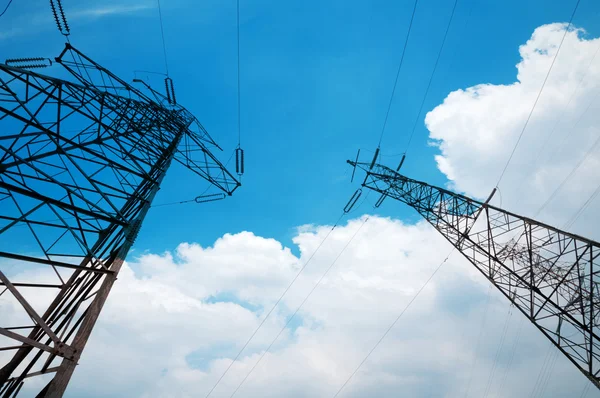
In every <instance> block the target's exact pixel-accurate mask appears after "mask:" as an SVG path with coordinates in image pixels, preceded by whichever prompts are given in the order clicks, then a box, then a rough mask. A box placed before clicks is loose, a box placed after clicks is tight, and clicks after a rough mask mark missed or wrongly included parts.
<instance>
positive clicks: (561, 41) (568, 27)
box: [496, 0, 581, 186]
mask: <svg viewBox="0 0 600 398" xmlns="http://www.w3.org/2000/svg"><path fill="white" fill-rule="evenodd" d="M580 1H581V0H577V3H576V4H575V8H574V9H573V13H572V14H571V18H570V19H569V24H568V25H567V28H566V29H565V33H564V34H563V37H562V39H561V40H560V44H559V45H558V49H557V50H556V54H554V58H553V59H552V63H551V64H550V68H549V69H548V73H546V77H545V78H544V82H543V83H542V87H541V88H540V91H539V92H538V95H537V97H536V98H535V102H534V103H533V107H532V108H531V111H530V112H529V115H528V116H527V120H525V124H524V125H523V129H522V130H521V133H520V134H519V138H518V139H517V142H516V143H515V146H514V147H513V149H512V152H511V153H510V156H509V157H508V161H507V162H506V165H505V166H504V169H503V170H502V173H501V174H500V178H499V179H498V182H497V183H496V186H498V185H500V181H502V178H503V177H504V173H506V169H508V165H509V164H510V161H511V160H512V158H513V156H514V154H515V151H516V150H517V147H518V146H519V142H521V138H523V134H524V133H525V129H527V125H528V124H529V120H531V115H533V112H534V111H535V107H536V106H537V103H538V101H539V99H540V97H541V95H542V91H544V87H545V86H546V82H547V81H548V77H549V76H550V72H552V68H553V67H554V62H555V61H556V58H557V57H558V53H559V52H560V49H561V47H562V45H563V43H564V41H565V37H567V33H568V32H569V29H570V28H571V24H572V21H573V17H575V12H576V11H577V8H578V7H579V2H580Z"/></svg>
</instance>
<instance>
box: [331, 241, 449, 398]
mask: <svg viewBox="0 0 600 398" xmlns="http://www.w3.org/2000/svg"><path fill="white" fill-rule="evenodd" d="M453 252H454V248H452V250H451V251H450V253H448V255H447V256H446V258H445V259H444V260H443V261H442V262H441V263H440V265H438V266H437V268H436V269H435V270H434V271H433V273H432V274H431V275H430V276H429V278H427V280H426V281H425V283H424V284H423V285H422V286H421V287H420V288H419V290H417V292H416V293H415V295H414V296H413V297H412V298H411V299H410V301H409V302H408V304H407V305H406V306H405V307H404V309H403V310H402V311H401V312H400V314H399V315H398V316H397V317H396V319H394V321H393V322H392V323H391V325H390V326H389V327H388V328H387V329H386V330H385V332H384V333H383V335H382V336H381V337H380V338H379V340H377V342H376V343H375V345H374V346H373V347H372V348H371V349H370V350H369V352H368V353H367V355H366V356H365V357H364V358H363V360H362V361H361V362H360V363H359V364H358V366H357V367H356V369H354V371H353V372H352V373H351V374H350V376H348V378H347V379H346V381H344V384H342V386H341V387H340V388H339V389H338V390H337V392H336V393H335V394H334V395H333V398H335V397H337V396H338V395H339V394H340V393H341V392H342V390H343V389H344V388H345V387H346V385H348V383H349V382H350V380H352V378H353V377H354V376H355V375H356V373H357V372H358V371H359V369H360V368H361V367H362V366H363V365H364V363H365V362H366V361H367V359H369V357H370V356H371V354H372V353H373V351H375V350H376V349H377V347H379V345H380V344H381V342H382V341H383V340H384V339H385V337H386V336H387V335H388V334H389V332H390V331H391V330H392V329H393V328H394V326H395V325H396V324H397V323H398V321H399V320H400V319H401V318H402V316H403V315H404V314H405V313H406V311H407V310H408V309H409V308H410V306H411V305H412V304H413V303H414V302H415V300H416V299H417V297H419V295H420V294H421V292H423V290H424V289H425V287H427V285H429V282H431V280H432V279H433V277H434V276H435V275H436V274H437V273H438V271H439V270H440V269H441V268H442V266H443V265H444V264H445V263H446V262H447V261H448V259H449V258H450V256H451V255H452V253H453Z"/></svg>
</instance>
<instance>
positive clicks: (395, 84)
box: [377, 0, 419, 147]
mask: <svg viewBox="0 0 600 398" xmlns="http://www.w3.org/2000/svg"><path fill="white" fill-rule="evenodd" d="M418 2H419V0H415V4H414V6H413V10H412V15H411V17H410V24H409V25H408V32H407V33H406V40H404V48H403V49H402V56H401V57H400V64H398V70H397V71H396V79H395V80H394V87H393V88H392V95H391V96H390V102H389V103H388V107H387V112H386V113H385V119H384V121H383V127H382V128H381V135H380V136H379V144H377V147H380V146H381V141H382V140H383V133H384V132H385V126H386V125H387V121H388V117H389V116H390V109H391V108H392V102H393V100H394V94H395V93H396V86H397V85H398V77H399V76H400V70H401V69H402V63H403V62H404V55H405V54H406V46H407V45H408V39H409V37H410V31H411V29H412V25H413V21H414V19H415V12H416V11H417V3H418Z"/></svg>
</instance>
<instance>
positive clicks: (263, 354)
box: [230, 197, 369, 398]
mask: <svg viewBox="0 0 600 398" xmlns="http://www.w3.org/2000/svg"><path fill="white" fill-rule="evenodd" d="M365 200H366V197H365ZM363 202H364V200H363ZM367 221H369V217H366V218H365V220H364V221H363V223H362V224H361V225H360V227H358V229H357V230H356V232H354V235H352V237H351V238H350V240H348V242H347V243H346V245H345V246H344V247H343V248H342V251H340V253H339V254H338V255H337V257H336V258H335V259H334V260H333V262H332V263H331V265H329V267H328V268H327V269H326V270H325V272H324V273H323V275H321V277H320V278H319V280H318V281H317V283H315V285H314V286H313V287H312V289H311V290H310V291H309V292H308V294H307V295H306V297H305V298H304V300H302V302H301V303H300V305H299V306H298V308H296V310H295V311H294V313H293V314H292V316H291V317H290V318H289V319H288V321H287V322H286V324H285V325H284V326H283V327H282V328H281V330H280V331H279V333H278V334H277V336H275V338H274V339H273V341H271V343H270V344H269V346H268V347H267V349H266V350H265V351H263V353H262V355H261V356H260V357H259V358H258V360H257V361H256V363H255V364H254V366H252V368H251V369H250V371H249V372H248V373H247V374H246V376H245V377H244V378H243V379H242V381H241V382H240V384H238V386H237V387H236V388H235V390H234V391H233V393H232V394H231V395H230V398H231V397H233V396H234V395H235V394H236V393H237V392H238V390H239V389H240V387H242V385H243V384H244V383H245V382H246V380H247V379H248V377H249V376H250V374H252V372H253V371H254V369H256V367H257V366H258V364H259V363H260V362H261V361H262V359H263V358H264V357H265V355H266V354H267V353H268V352H269V351H270V350H271V347H273V344H275V342H276V341H277V340H278V339H279V336H281V333H283V332H284V330H286V329H287V327H288V325H289V324H290V323H291V322H292V320H293V319H294V317H295V316H296V314H298V312H299V311H300V309H302V307H303V306H304V304H305V303H306V301H307V300H308V299H309V297H310V296H311V295H312V294H313V292H314V291H315V290H316V289H317V287H319V285H320V284H321V282H322V281H323V279H324V278H325V276H327V274H328V273H329V271H331V269H332V268H333V266H334V265H335V264H336V263H337V261H338V260H339V258H340V257H341V256H342V254H343V253H344V252H345V251H346V249H347V248H348V246H350V243H352V241H353V240H354V238H355V237H356V235H358V233H359V232H360V230H361V229H362V227H364V225H365V224H366V223H367Z"/></svg>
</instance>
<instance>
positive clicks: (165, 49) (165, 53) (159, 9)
mask: <svg viewBox="0 0 600 398" xmlns="http://www.w3.org/2000/svg"><path fill="white" fill-rule="evenodd" d="M156 2H157V3H158V18H159V20H160V36H161V38H162V48H163V57H164V59H165V74H166V75H167V77H169V63H168V62H167V45H166V43H165V29H164V27H163V18H162V10H161V8H160V0H156Z"/></svg>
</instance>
